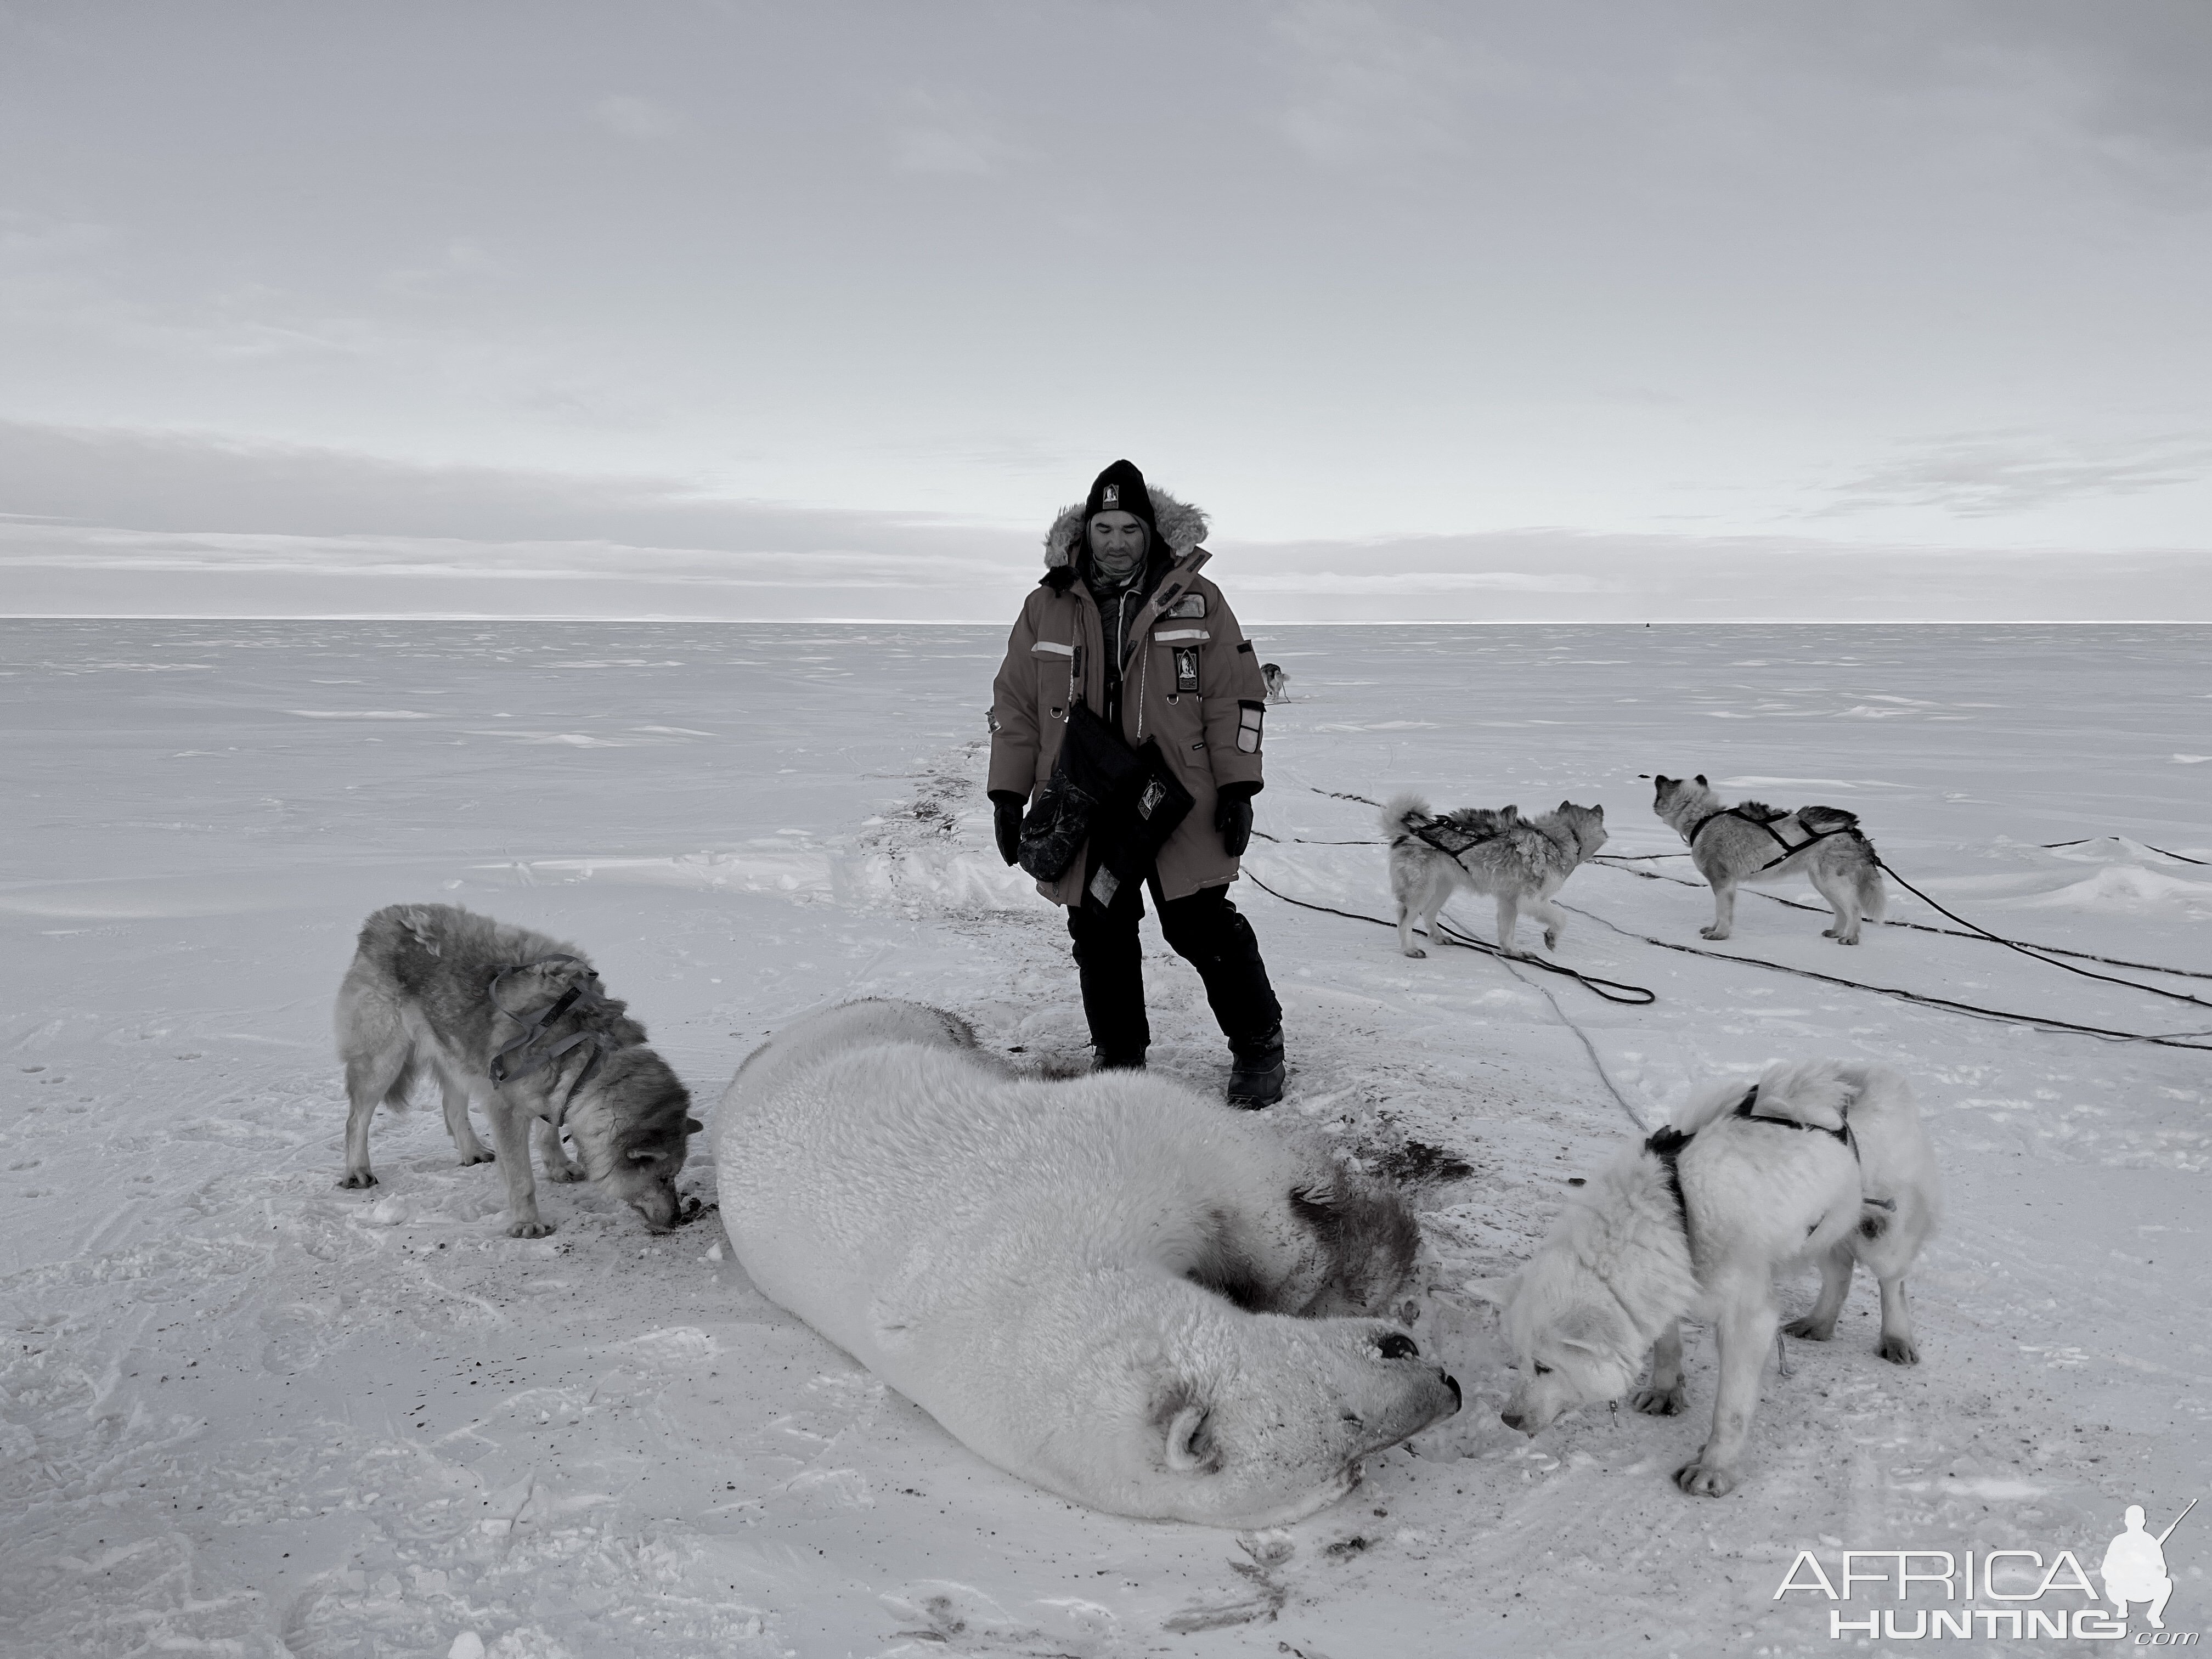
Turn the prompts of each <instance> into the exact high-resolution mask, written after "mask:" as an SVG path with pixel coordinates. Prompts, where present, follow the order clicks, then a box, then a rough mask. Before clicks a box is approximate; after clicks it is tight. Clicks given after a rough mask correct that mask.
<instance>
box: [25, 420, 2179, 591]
mask: <svg viewBox="0 0 2212 1659" xmlns="http://www.w3.org/2000/svg"><path fill="white" fill-rule="evenodd" d="M0 478H5V479H6V480H8V487H7V491H6V494H5V495H4V497H0V596H4V599H0V604H4V606H5V609H6V611H8V612H9V613H10V614H16V615H33V616H36V615H44V616H55V615H91V616H179V617H223V616H241V617H250V616H259V617H270V616H378V617H407V616H415V617H424V616H469V617H623V618H641V617H674V618H696V619H714V618H719V619H725V620H733V621H760V620H778V619H781V620H805V619H823V618H832V617H838V618H846V619H860V620H866V619H875V620H881V621H901V620H902V621H911V622H954V621H964V622H990V623H996V624H998V625H1000V626H1004V625H1005V624H1006V622H1008V621H1009V620H1011V618H1012V617H1013V615H1014V613H1015V611H1016V610H1017V608H1018V606H1019V605H1020V604H1021V601H1022V599H1023V596H1024V594H1025V593H1027V592H1029V591H1030V588H1031V586H1033V585H1034V583H1035V582H1036V579H1037V576H1038V574H1040V565H1039V553H1040V549H1039V546H1038V542H1039V538H1040V532H1041V529H1042V525H1041V524H1040V525H1036V526H1005V525H1000V524H992V523H983V522H976V521H974V520H963V519H959V518H956V517H952V516H950V515H945V514H928V513H867V512H855V511H842V510H829V509H822V508H811V507H794V506H790V505H787V504H783V503H778V502H773V501H745V500H738V499H732V498H731V497H728V496H724V495H710V494H707V493H705V492H703V491H702V490H700V489H697V488H696V486H694V485H693V484H691V483H688V482H687V481H684V480H681V479H671V478H653V477H571V476H563V475H559V474H551V473H537V472H524V471H498V470H495V469H490V468H465V467H435V466H423V465H407V464H404V463H400V462H395V461H390V460H386V459H379V458H375V457H370V456H363V455H356V454H347V453H341V452H336V451H328V450H308V449H300V448H287V447H276V446H270V445H264V444H254V443H248V442H244V441H237V440H225V439H220V438H215V437H210V436H208V435H189V434H176V433H148V432H115V431H104V430H99V429H85V428H58V427H41V426H34V425H29V424H27V423H22V422H14V423H10V422H0ZM1211 545H1212V548H1213V550H1214V552H1215V554H1216V556H1217V558H1216V562H1215V563H1214V564H1213V565H1212V567H1211V568H1210V570H1209V574H1212V575H1213V576H1214V577H1215V578H1216V579H1217V580H1219V582H1220V583H1221V586H1222V587H1223V589H1224V591H1225V592H1227V593H1228V595H1229V596H1230V599H1231V603H1232V604H1234V605H1236V607H1237V614H1238V616H1239V617H1241V618H1242V619H1243V621H1244V622H1245V623H1247V624H1248V625H1249V626H1252V627H1254V628H1256V629H1262V630H1264V629H1268V628H1272V627H1275V626H1279V625H1282V624H1285V623H1298V622H1401V623H1402V622H1416V621H1418V622H1437V623H1444V622H1665V621H1680V622H1727V621H1744V622H1750V621H1762V622H1880V623H1895V622H1905V621H2036V620H2053V619H2056V620H2130V619H2141V618H2155V619H2158V620H2162V621H2173V622H2183V621H2189V622H2208V621H2212V569H2208V567H2207V562H2206V561H2205V559H2204V558H2203V555H2202V554H2201V553H2200V552H2197V551H2196V550H2189V549H2173V550H2147V551H2142V552H2133V553H2119V554H2112V553H2107V554H2100V553H2090V552H2085V551H2083V550H2078V549H2076V550H2062V551H2051V552H2038V553H2021V554H1996V553H1989V552H1976V551H1969V550H1962V549H1959V548H1955V547H1940V546H1938V547H1924V546H1923V547H1903V548H1899V547H1873V546H1867V545H1863V544H1851V543H1848V542H1842V541H1836V540H1826V539H1821V538H1815V537H1811V536H1743V537H1720V536H1698V535H1673V536H1669V535H1640V536H1639V535H1620V534H1595V533H1584V532H1574V531H1570V530H1564V529H1559V528H1532V529H1525V530H1512V531H1498V532H1485V533H1480V534H1468V535H1455V536H1399V537H1380V538H1368V539H1364V540H1361V541H1357V542H1349V541H1344V540H1314V541H1305V542H1297V543H1274V544H1267V543H1253V542H1237V541H1235V540H1231V539H1223V540H1218V541H1215V542H1213V543H1212V544H1211Z"/></svg>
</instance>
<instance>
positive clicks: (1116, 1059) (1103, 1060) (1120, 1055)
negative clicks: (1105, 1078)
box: [1091, 1048, 1145, 1072]
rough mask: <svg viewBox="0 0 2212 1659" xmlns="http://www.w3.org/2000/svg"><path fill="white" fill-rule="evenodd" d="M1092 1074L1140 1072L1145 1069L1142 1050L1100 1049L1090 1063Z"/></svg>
mask: <svg viewBox="0 0 2212 1659" xmlns="http://www.w3.org/2000/svg"><path fill="white" fill-rule="evenodd" d="M1144 1069H1145V1051H1144V1050H1143V1049H1142V1048H1100V1049H1099V1050H1098V1051H1097V1057H1096V1058H1095V1059H1093V1060H1091V1070H1092V1071H1094V1072H1141V1071H1143V1070H1144Z"/></svg>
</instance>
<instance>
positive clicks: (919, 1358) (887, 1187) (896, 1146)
mask: <svg viewBox="0 0 2212 1659" xmlns="http://www.w3.org/2000/svg"><path fill="white" fill-rule="evenodd" d="M973 1044H974V1037H973V1036H972V1034H970V1033H969V1030H968V1029H967V1027H966V1026H965V1025H964V1024H962V1023H961V1022H960V1021H959V1020H958V1019H957V1018H955V1017H953V1016H951V1015H950V1014H946V1013H944V1012H940V1011H939V1010H937V1009H933V1008H926V1007H923V1006H920V1005H919V1004H915V1003H907V1002H860V1003H853V1004H849V1005H848V1006H844V1007H841V1008H833V1009H830V1010H829V1011H827V1012H823V1013H818V1014H814V1015H811V1016H810V1017H809V1018H805V1019H803V1020H801V1021H799V1023H798V1024H796V1025H794V1026H793V1027H792V1028H791V1029H790V1030H787V1031H784V1032H782V1033H781V1034H779V1035H778V1036H776V1037H775V1038H774V1039H772V1040H771V1041H770V1042H768V1043H767V1044H765V1045H764V1046H763V1048H760V1049H758V1050H757V1051H756V1052H755V1053H754V1054H753V1055H752V1056H751V1057H750V1059H748V1060H746V1061H745V1063H744V1066H742V1067H740V1068H739V1070H738V1074H737V1076H736V1078H735V1079H733V1080H732V1082H731V1084H730V1087H729V1091H728V1093H727V1094H726V1096H725V1097H723V1101H722V1104H721V1108H720V1115H719V1116H718V1117H717V1118H716V1120H715V1122H714V1137H715V1152H716V1158H717V1163H718V1166H719V1170H720V1177H719V1178H720V1198H721V1212H722V1222H723V1225H724V1226H725V1227H726V1228H727V1229H728V1231H729V1235H730V1242H731V1243H732V1245H734V1246H735V1247H736V1249H737V1253H738V1260H739V1261H741V1262H742V1263H743V1264H744V1268H745V1271H746V1272H747V1273H750V1275H751V1276H752V1279H753V1282H754V1284H756V1285H758V1286H759V1287H760V1289H761V1291H763V1293H764V1294H766V1295H767V1296H769V1297H770V1298H771V1299H773V1300H774V1301H775V1302H778V1303H780V1304H782V1305H783V1306H784V1307H787V1308H788V1309H790V1310H792V1311H793V1313H796V1314H797V1315H799V1317H800V1318H802V1319H804V1320H805V1321H806V1322H808V1323H809V1324H811V1325H812V1326H813V1327H814V1328H815V1329H817V1330H818V1331H820V1332H821V1333H822V1334H823V1335H824V1336H826V1337H828V1338H829V1340H831V1341H833V1342H835V1343H836V1344H837V1345H838V1346H840V1347H842V1348H843V1349H845V1350H846V1351H847V1352H849V1353H850V1354H852V1355H853V1356H854V1358H856V1359H859V1360H860V1361H861V1362H862V1363H863V1364H866V1365H867V1366H868V1367H870V1368H871V1369H872V1370H874V1371H875V1372H876V1373H877V1374H878V1376H882V1377H883V1378H884V1381H885V1382H887V1383H890V1385H891V1386H892V1387H893V1388H895V1389H898V1390H899V1392H901V1393H902V1394H903V1395H907V1396H908V1398H909V1399H911V1400H913V1401H915V1402H916V1403H917V1404H919V1405H920V1406H921V1407H923V1408H924V1409H925V1410H927V1412H929V1413H930V1414H931V1415H932V1416H933V1417H935V1418H936V1419H937V1420H938V1421H939V1423H941V1424H943V1425H945V1428H946V1429H947V1430H949V1431H951V1433H952V1434H953V1435H954V1436H955V1437H957V1438H958V1439H959V1440H961V1441H962V1442H963V1443H965V1444H966V1445H967V1446H968V1447H969V1449H972V1450H974V1451H975V1452H976V1453H978V1454H979V1455H981V1456H983V1457H985V1458H987V1459H988V1460H989V1461H990V1462H994V1463H996V1464H997V1465H998V1466H999V1467H1000V1468H1003V1469H1006V1470H1008V1471H1009V1472H1011V1473H1012V1474H1017V1475H1019V1476H1021V1477H1022V1478H1023V1479H1024V1480H1031V1481H1034V1482H1036V1484H1037V1485H1038V1486H1043V1487H1046V1488H1047V1489H1048V1490H1050V1491H1052V1492H1058V1493H1059V1494H1060V1496H1062V1497H1064V1498H1072V1499H1073V1500H1074V1501H1076V1502H1078V1503H1080V1504H1090V1505H1091V1506H1092V1507H1093V1508H1097V1509H1102V1510H1110V1511H1113V1512H1115V1513H1116V1514H1121V1515H1130V1516H1140V1517H1153V1518H1161V1519H1177V1520H1185V1521H1197V1522H1208V1523H1211V1524H1212V1525H1215V1526H1227V1527H1260V1526H1273V1525H1277V1524H1279V1523H1283V1522H1290V1521H1293V1520H1296V1519H1297V1518H1298V1517H1299V1516H1304V1515H1308V1514H1310V1513H1311V1512H1312V1511H1313V1510H1316V1509H1319V1508H1321V1507H1322V1505H1323V1504H1328V1503H1330V1502H1332V1501H1334V1499H1336V1498H1340V1497H1341V1496H1343V1495H1344V1494H1345V1493H1346V1492H1349V1491H1350V1490H1351V1489H1352V1486H1354V1485H1355V1484H1356V1483H1357V1482H1358V1478H1359V1460H1360V1459H1361V1458H1362V1457H1364V1456H1365V1455H1368V1454H1370V1453H1372V1452H1376V1451H1380V1450H1382V1449H1383V1448H1385V1447H1388V1446H1390V1445H1393V1444H1395V1443H1397V1442H1399V1441H1401V1440H1403V1439H1405V1438H1406V1437H1407V1436H1409V1435H1413V1434H1415V1433H1418V1432H1419V1431H1420V1430H1422V1429H1424V1428H1426V1427H1427V1426H1428V1425H1430V1424H1431V1423H1433V1422H1435V1421H1437V1419H1439V1418H1443V1417H1447V1416H1449V1415H1450V1414H1451V1413H1453V1412H1455V1411H1456V1410H1457V1409H1458V1407H1459V1387H1458V1385H1457V1384H1456V1383H1454V1382H1453V1381H1452V1380H1451V1378H1449V1376H1445V1375H1444V1373H1443V1371H1442V1370H1440V1369H1438V1368H1437V1365H1436V1364H1434V1363H1432V1362H1431V1361H1428V1360H1425V1359H1424V1358H1422V1357H1421V1353H1420V1350H1419V1346H1418V1345H1417V1344H1416V1343H1415V1342H1414V1341H1413V1338H1412V1337H1410V1336H1408V1335H1407V1334H1406V1333H1405V1331H1404V1330H1403V1329H1402V1328H1400V1327H1398V1326H1397V1325H1395V1324H1392V1323H1389V1322H1384V1321H1383V1320H1380V1319H1374V1318H1357V1317H1301V1316H1302V1315H1333V1314H1338V1313H1353V1312H1361V1313H1364V1312H1365V1311H1367V1310H1371V1309H1375V1308H1377V1307H1380V1306H1381V1305H1383V1304H1384V1303H1385V1302H1386V1301H1387V1300H1388V1299H1389V1297H1391V1296H1392V1295H1393V1294H1394V1293H1395V1292H1396V1291H1398V1289H1399V1288H1400V1287H1401V1285H1402V1284H1403V1282H1404V1280H1405V1279H1406V1276H1407V1273H1408V1271H1409V1270H1410V1268H1411V1266H1412V1262H1413V1249H1414V1245H1415V1240H1416V1234H1415V1230H1414V1227H1413V1221H1412V1218H1411V1217H1410V1215H1409V1214H1407V1212H1406V1210H1405V1208H1404V1206H1403V1205H1402V1204H1401V1202H1400V1201H1399V1200H1397V1199H1396V1198H1395V1195H1393V1194H1388V1193H1385V1192H1383V1191H1381V1190H1379V1189H1376V1188H1370V1187H1368V1186H1366V1185H1364V1183H1361V1182H1356V1181H1355V1180H1353V1179H1352V1177H1351V1176H1349V1175H1348V1174H1347V1173H1346V1171H1345V1170H1342V1169H1341V1168H1340V1167H1339V1166H1338V1165H1337V1164H1335V1163H1334V1161H1333V1160H1331V1159H1329V1158H1328V1157H1327V1156H1326V1155H1325V1154H1323V1153H1318V1152H1312V1151H1309V1150H1305V1149H1303V1148H1301V1147H1299V1146H1297V1145H1296V1144H1294V1143H1292V1142H1291V1141H1288V1140H1285V1139H1284V1138H1283V1137H1282V1135H1281V1133H1280V1132H1279V1131H1278V1130H1276V1129H1275V1128H1274V1127H1273V1126H1271V1125H1268V1124H1265V1123H1262V1122H1259V1121H1255V1120H1253V1119H1251V1118H1249V1117H1247V1116H1245V1115H1243V1114H1241V1113H1238V1112H1236V1111H1232V1110H1231V1109H1227V1108H1225V1107H1224V1106H1222V1105H1221V1104H1220V1103H1218V1101H1212V1100H1208V1099H1206V1098H1205V1097H1201V1096H1200V1095H1199V1094H1197V1093H1196V1092H1194V1091H1192V1090H1190V1089H1188V1088H1185V1087H1184V1086H1182V1085H1180V1084H1176V1083H1173V1082H1170V1081H1169V1080H1167V1079H1163V1078H1161V1077H1159V1076H1158V1075H1157V1074H1154V1073H1143V1072H1109V1073H1097V1074H1095V1075H1092V1076H1089V1077H1083V1078H1077V1079H1070V1080H1066V1081H1059V1082H1052V1081H1045V1080H1042V1079H1024V1078H1018V1077H1016V1076H1013V1075H1012V1074H1011V1073H1009V1071H1008V1070H1007V1069H1006V1067H1005V1066H1002V1065H999V1064H996V1063H994V1061H992V1060H989V1059H988V1058H987V1057H985V1056H984V1055H981V1054H978V1053H977V1052H975V1048H974V1047H973Z"/></svg>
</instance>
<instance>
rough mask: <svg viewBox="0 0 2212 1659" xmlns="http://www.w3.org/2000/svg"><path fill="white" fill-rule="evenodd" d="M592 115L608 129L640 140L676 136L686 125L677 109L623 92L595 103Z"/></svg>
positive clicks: (646, 141)
mask: <svg viewBox="0 0 2212 1659" xmlns="http://www.w3.org/2000/svg"><path fill="white" fill-rule="evenodd" d="M592 120H594V121H596V122H598V123H599V125H601V126H603V127H605V129H606V130H607V131H609V132H611V133H614V134H616V135H617V136H618V137H623V138H631V139H635V140H637V141H639V142H641V143H649V142H651V141H653V140H654V139H659V138H671V137H675V135H676V134H677V133H678V131H681V130H682V127H683V125H684V124H683V122H682V121H681V120H679V119H678V118H677V116H676V114H675V113H674V112H672V111H671V110H669V109H667V108H665V107H664V106H661V105H659V104H656V103H655V102H653V100H652V99H650V98H638V97H635V96H632V95H631V94H628V93H620V92H611V93H609V94H607V95H606V96H605V97H604V98H602V99H600V100H599V102H598V103H596V104H594V105H592Z"/></svg>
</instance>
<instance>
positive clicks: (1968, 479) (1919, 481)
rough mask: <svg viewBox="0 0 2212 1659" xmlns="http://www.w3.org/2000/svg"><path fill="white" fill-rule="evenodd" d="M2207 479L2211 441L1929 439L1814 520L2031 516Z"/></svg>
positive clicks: (1844, 489) (1847, 488)
mask: <svg viewBox="0 0 2212 1659" xmlns="http://www.w3.org/2000/svg"><path fill="white" fill-rule="evenodd" d="M2208 476H2212V440H2208V439H2206V438H2205V437H2203V436H2201V435H2186V436H2185V435H2169V436H2164V437H2159V438H2152V439H2146V440H2143V441H2139V442H2137V443H2136V444H2133V445H2130V446H2120V445H2102V446H2093V445H2087V444H2075V445H2069V444H2067V443H2065V442H2064V441H2062V440H2059V439H2057V438H2054V437H2049V436H2045V435H2036V434H2028V433H1968V434H1961V435H1956V436H1953V437H1948V438H1939V439H1934V440H1930V441H1926V442H1924V443H1922V444H1920V445H1918V446H1916V447H1912V448H1911V449H1908V450H1907V451H1906V452H1905V453H1903V454H1901V455H1899V456H1898V457H1897V458H1896V459H1893V460H1891V461H1888V462H1886V463H1884V464H1882V465H1879V466H1875V467H1872V468H1869V470H1868V471H1864V472H1863V473H1861V474H1859V475H1858V476H1857V477H1854V478H1849V479H1846V480H1844V483H1841V484H1840V485H1838V486H1837V489H1838V499H1837V500H1836V501H1833V502H1832V503H1830V504H1829V505H1828V506H1826V507H1822V508H1820V510H1819V511H1818V512H1817V513H1814V517H1819V518H1833V517H1838V516H1840V515H1842V514H1844V513H1863V512H1868V511H1870V510H1873V509H1876V508H1881V507H1941V508H1943V509H1945V510H1947V511H1948V512H1951V513H1957V514H1958V515H1960V517H1962V518H1984V517H1990V516H1994V515H1996V514H2000V513H2030V512H2034V511H2036V510H2038V509H2039V508H2045V507H2053V506H2056V505H2057V504H2059V503H2061V502H2064V501H2075V500H2079V499H2081V498H2083V497H2091V496H2100V495H2139V494H2141V493H2142V492H2143V491H2145V490H2148V489H2166V488H2168V487H2170V486H2172V485H2176V484H2190V483H2197V482H2198V481H2200V480H2201V479H2203V478H2205V477H2208Z"/></svg>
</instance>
